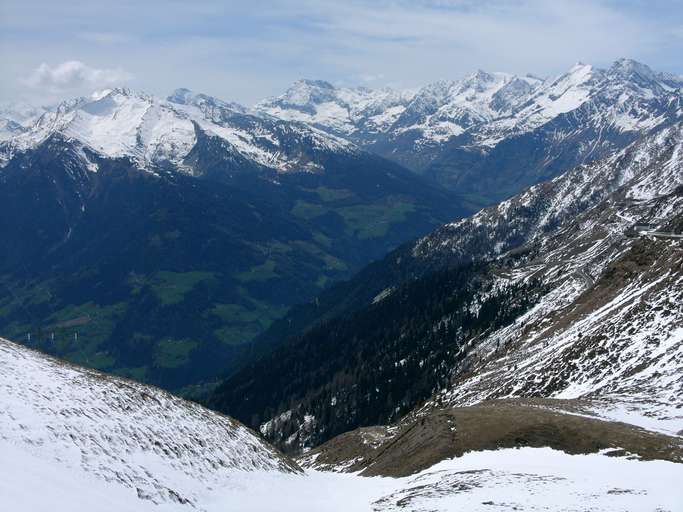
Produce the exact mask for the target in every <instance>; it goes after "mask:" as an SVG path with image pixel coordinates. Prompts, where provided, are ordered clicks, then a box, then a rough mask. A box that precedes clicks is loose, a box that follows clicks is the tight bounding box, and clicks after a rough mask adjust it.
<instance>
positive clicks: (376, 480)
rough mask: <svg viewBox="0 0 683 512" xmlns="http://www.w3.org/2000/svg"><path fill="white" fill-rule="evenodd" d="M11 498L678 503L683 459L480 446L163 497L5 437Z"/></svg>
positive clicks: (300, 510) (301, 503)
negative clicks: (140, 493)
mask: <svg viewBox="0 0 683 512" xmlns="http://www.w3.org/2000/svg"><path fill="white" fill-rule="evenodd" d="M0 450H1V453H2V455H3V460H4V461H10V460H11V461H12V463H11V464H3V465H2V466H1V467H0V496H2V503H3V504H5V505H8V506H10V510H12V511H14V512H28V511H31V512H33V511H38V510H54V511H56V512H62V511H72V510H89V511H98V512H120V511H122V510H131V511H133V510H134V511H140V512H144V511H148V510H149V511H160V512H165V511H183V510H192V509H195V510H206V511H216V512H218V511H232V510H239V511H241V512H289V511H291V512H320V511H326V512H336V511H339V512H382V511H398V510H430V511H460V510H468V511H478V510H482V511H489V510H492V509H496V508H498V509H502V510H562V511H585V510H605V511H607V510H609V511H629V512H636V511H643V512H645V511H652V510H659V511H662V512H664V511H667V512H674V511H676V510H678V507H679V506H680V504H681V503H683V491H682V490H681V487H680V485H679V483H680V481H681V479H683V465H681V464H674V463H671V462H664V461H651V462H638V461H633V460H628V459H620V458H611V457H605V456H603V455H567V454H565V453H562V452H558V451H554V450H551V449H549V448H522V449H507V450H497V451H487V452H473V453H469V454H467V455H465V456H463V457H460V458H457V459H451V460H446V461H443V462H441V463H439V464H437V465H435V466H434V467H432V468H430V469H428V470H426V471H423V472H421V473H418V474H416V475H414V476H411V477H406V478H400V479H392V478H381V477H371V478H366V477H361V476H357V475H349V474H340V473H321V472H315V471H311V472H308V473H307V474H306V475H305V476H304V475H287V474H283V473H276V472H264V471H256V472H250V473H247V472H241V473H238V474H235V475H233V477H232V478H231V479H230V481H229V483H228V484H227V485H225V486H221V487H216V488H214V489H210V490H209V489H206V490H205V492H204V494H202V495H201V497H200V500H199V501H198V502H197V503H196V504H194V505H189V504H179V503H168V502H166V503H163V504H160V505H155V504H154V503H152V502H150V501H143V500H139V499H138V498H137V497H136V496H135V495H134V494H132V493H130V492H128V491H127V489H126V488H124V487H121V486H117V485H115V484H112V483H110V482H105V481H102V480H99V479H96V478H94V477H93V476H92V475H89V474H87V473H84V472H73V471H71V472H67V471H64V468H63V466H62V465H61V464H60V463H58V462H54V461H46V460H44V459H40V458H37V457H35V456H33V455H31V454H30V453H28V452H26V451H24V450H20V449H18V448H16V446H12V445H7V444H6V443H4V442H0Z"/></svg>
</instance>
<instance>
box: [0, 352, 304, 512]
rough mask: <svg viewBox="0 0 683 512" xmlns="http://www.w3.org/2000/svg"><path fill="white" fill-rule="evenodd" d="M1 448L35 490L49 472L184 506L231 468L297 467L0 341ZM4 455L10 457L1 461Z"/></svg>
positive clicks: (218, 426) (261, 446)
mask: <svg viewBox="0 0 683 512" xmlns="http://www.w3.org/2000/svg"><path fill="white" fill-rule="evenodd" d="M0 443H1V445H0V452H2V453H3V457H2V459H3V461H5V462H6V461H8V460H15V459H17V458H18V455H17V454H18V453H23V454H24V455H25V462H24V463H23V464H24V466H23V468H22V467H21V466H19V467H16V468H14V467H12V466H11V465H8V464H6V463H5V464H3V465H2V466H3V470H4V471H8V472H9V474H10V475H11V474H13V473H14V472H15V471H19V470H22V469H23V470H24V471H26V474H25V475H24V478H26V479H27V482H26V484H27V485H29V486H31V487H32V488H34V489H35V488H39V487H40V486H39V485H38V483H39V482H40V481H41V480H43V479H44V478H47V477H46V476H43V477H40V475H41V473H40V472H41V471H43V472H44V468H45V467H49V468H53V469H54V470H55V471H54V473H53V472H52V471H51V472H50V474H54V475H55V478H60V479H64V476H63V475H66V474H73V475H74V478H79V479H84V480H87V481H90V480H93V479H94V480H96V481H97V482H99V483H97V484H94V485H95V488H96V487H97V486H99V487H103V486H106V487H107V488H112V489H117V490H116V491H115V493H117V494H121V495H122V496H130V497H134V498H136V499H138V498H139V499H140V500H143V501H149V502H150V503H160V504H162V503H178V504H183V503H185V504H188V505H191V506H192V505H193V504H196V503H197V500H198V499H199V497H200V496H201V495H202V494H204V493H205V492H206V491H207V490H209V489H211V488H212V487H214V486H220V485H225V483H226V482H228V481H229V480H230V479H231V478H232V476H233V475H234V474H235V472H240V471H256V470H259V471H274V472H287V473H296V472H298V471H299V470H298V468H297V467H296V465H295V464H293V463H292V462H291V461H289V460H288V459H286V458H285V457H283V456H282V455H280V454H279V453H278V452H277V451H276V450H274V449H273V448H271V447H270V446H269V445H268V444H266V443H265V442H263V441H261V440H260V439H259V438H257V437H256V436H255V435H254V433H253V432H251V431H250V430H248V429H247V428H246V427H244V426H243V425H241V424H239V423H238V422H236V421H234V420H232V419H230V418H228V417H225V416H222V415H219V414H216V413H213V412H211V411H208V410H207V409H204V408H203V407H200V406H198V405H196V404H193V403H190V402H186V401H184V400H181V399H179V398H176V397H174V396H173V395H170V394H168V393H166V392H163V391H161V390H159V389H156V388H152V387H149V386H145V385H142V384H137V383H134V382H132V381H128V380H124V379H119V378H115V377H110V376H105V375H103V374H100V373H98V372H94V371H90V370H86V369H82V368H79V367H75V366H71V365H66V364H63V363H61V362H58V361H57V360H54V359H51V358H48V357H46V356H43V355H41V354H39V353H37V352H34V351H32V350H29V349H26V348H24V347H21V346H19V345H16V344H14V343H11V342H9V341H6V340H2V339H0ZM8 451H9V453H11V454H14V456H13V457H12V458H11V459H10V458H9V457H6V456H4V453H8ZM31 461H33V462H31ZM43 464H45V466H44V465H43ZM35 466H37V467H35ZM32 468H33V469H32ZM31 471H37V472H38V475H39V478H35V479H34V478H31V477H30V474H31ZM57 475H61V476H59V477H57ZM2 480H3V481H4V480H5V479H4V478H3V479H2ZM25 490H26V491H27V492H28V487H27V488H25ZM0 495H4V493H0Z"/></svg>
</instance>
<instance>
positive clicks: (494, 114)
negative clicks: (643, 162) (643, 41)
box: [256, 59, 683, 204]
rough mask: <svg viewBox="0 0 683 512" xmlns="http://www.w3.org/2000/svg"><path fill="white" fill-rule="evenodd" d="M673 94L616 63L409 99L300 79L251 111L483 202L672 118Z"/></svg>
mask: <svg viewBox="0 0 683 512" xmlns="http://www.w3.org/2000/svg"><path fill="white" fill-rule="evenodd" d="M681 87H683V78H681V77H679V76H675V75H671V74H668V73H658V72H655V71H653V70H651V69H650V68H649V67H647V66H646V65H644V64H641V63H638V62H636V61H633V60H630V59H619V60H617V61H616V62H615V63H614V64H613V65H612V66H611V67H610V68H608V69H598V68H595V67H594V66H591V65H588V64H581V63H579V64H576V65H575V66H573V67H572V68H571V69H570V70H569V71H567V72H566V73H564V74H562V75H560V76H558V77H556V78H550V79H540V78H536V77H534V76H531V75H527V76H516V75H511V74H506V73H487V72H485V71H481V70H479V71H477V72H476V73H473V74H472V75H469V76H467V77H465V78H464V79H462V80H458V81H440V82H435V83H432V84H429V85H426V86H424V87H422V88H420V89H418V90H417V91H393V90H390V89H381V90H377V91H373V90H369V89H365V88H358V89H348V88H346V89H345V88H341V89H338V88H335V87H333V86H332V85H330V84H329V83H326V82H320V81H308V80H303V81H300V82H297V83H295V84H294V85H293V86H292V87H291V88H290V89H289V90H288V91H287V92H286V93H285V94H283V95H282V96H279V97H276V98H273V99H269V100H266V101H263V102H261V103H259V104H258V105H257V107H256V108H257V109H258V110H260V111H263V112H267V113H269V114H272V115H275V116H278V117H280V118H283V119H292V120H300V121H305V122H307V123H309V124H311V125H313V126H316V127H318V128H320V129H323V130H326V131H327V132H329V133H333V134H336V135H339V136H343V137H345V138H348V139H349V140H352V141H353V142H355V143H356V144H358V145H360V146H361V147H364V148H367V149H369V150H371V151H373V152H375V153H377V154H380V155H382V156H385V157H387V158H389V159H391V160H394V161H396V162H399V163H401V164H402V165H405V166H406V167H408V168H409V169H412V170H413V171H415V172H418V173H420V174H424V175H426V176H428V177H429V178H431V179H432V180H435V181H436V182H438V183H440V184H442V185H444V186H446V187H447V188H449V189H452V190H456V191H458V192H460V193H463V194H467V195H468V196H469V197H470V199H471V200H473V201H478V202H479V204H486V203H491V202H497V201H499V200H501V199H505V198H506V197H509V196H511V195H514V194H515V193H517V192H519V191H520V190H522V189H523V188H526V187H527V186H530V185H533V184H534V183H538V182H539V181H544V180H547V179H551V178H553V177H555V176H557V175H558V174H560V173H562V172H564V171H566V170H568V169H570V168H572V167H574V166H576V165H579V164H581V163H587V162H590V161H592V160H598V159H600V158H602V157H604V156H606V155H608V154H610V153H611V152H613V151H616V150H619V149H621V148H623V147H625V146H626V145H627V144H628V143H630V142H632V141H634V140H635V139H636V138H638V137H639V135H640V134H641V133H642V132H644V131H648V130H651V129H654V128H656V127H661V126H663V125H666V124H667V123H668V122H671V121H672V120H676V119H680V118H681V115H682V114H683V105H682V104H681Z"/></svg>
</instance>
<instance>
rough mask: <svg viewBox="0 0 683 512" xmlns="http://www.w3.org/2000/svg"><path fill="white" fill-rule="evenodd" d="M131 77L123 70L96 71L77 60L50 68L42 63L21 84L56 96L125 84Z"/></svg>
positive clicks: (96, 69)
mask: <svg viewBox="0 0 683 512" xmlns="http://www.w3.org/2000/svg"><path fill="white" fill-rule="evenodd" d="M131 78H132V75H131V74H130V73H128V72H127V71H125V70H123V69H98V68H93V67H90V66H88V65H87V64H85V63H83V62H81V61H78V60H68V61H65V62H62V63H61V64H57V65H56V66H54V67H53V66H50V65H49V64H47V63H45V62H44V63H42V64H41V65H40V66H38V67H37V68H35V69H34V70H33V71H32V72H31V74H30V75H29V76H28V77H26V78H25V79H24V80H22V82H23V83H24V84H25V85H28V86H29V87H31V88H33V89H36V90H40V91H42V92H46V93H50V94H57V93H62V92H71V91H79V90H84V89H87V90H92V89H101V88H103V87H110V86H114V85H119V84H121V83H123V82H127V81H128V80H130V79H131Z"/></svg>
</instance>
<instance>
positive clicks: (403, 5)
mask: <svg viewBox="0 0 683 512" xmlns="http://www.w3.org/2000/svg"><path fill="white" fill-rule="evenodd" d="M681 55H683V2H679V1H656V0H655V1H649V2H647V1H639V0H630V1H629V0H627V1H613V0H594V1H588V0H566V1H565V0H555V1H552V0H519V1H512V0H480V1H475V0H413V1H408V0H378V1H367V0H364V1H360V0H346V1H337V2H333V1H329V0H291V1H287V2H285V1H275V0H250V1H216V0H206V1H201V0H195V1H190V0H187V1H177V0H167V1H160V0H146V1H142V0H137V1H131V0H118V1H115V0H109V1H106V2H101V1H99V0H91V1H82V0H73V1H57V0H51V1H45V0H0V62H1V64H2V66H3V80H2V81H1V82H0V100H17V99H24V100H29V101H33V102H36V101H38V102H50V101H54V100H55V99H59V98H62V97H68V96H73V95H76V94H83V93H86V92H89V91H92V90H95V89H98V88H99V89H101V88H104V87H108V86H112V85H126V86H129V87H133V88H136V89H142V90H144V91H147V92H150V93H153V94H161V95H164V94H167V93H168V92H170V91H171V90H173V89H175V88H176V87H188V88H190V89H193V90H197V91H202V92H206V93H209V94H213V95H216V96H219V97H222V98H225V99H229V100H236V101H240V102H242V103H245V104H252V103H253V102H255V101H257V100H258V99H261V98H263V97H265V96H269V95H273V94H278V93H280V92H281V91H283V90H284V89H285V88H286V87H287V86H288V85H289V84H290V83H291V82H293V81H294V80H296V79H297V78H302V77H306V78H321V79H325V80H329V81H331V82H333V83H336V84H340V85H366V86H369V87H378V86H385V85H388V86H396V87H416V86H419V85H421V84H424V83H426V82H429V81H434V80H438V79H453V78H459V77H461V76H463V75H466V74H468V73H470V72H472V71H474V70H476V69H478V68H481V69H484V70H488V71H508V72H513V73H532V74H536V75H540V76H548V75H554V74H559V73H561V72H563V71H564V70H566V69H567V68H569V67H570V66H571V65H572V64H574V63H575V62H577V61H582V62H588V63H592V64H595V65H597V66H608V65H609V64H610V63H611V62H612V61H613V60H615V59H616V58H618V57H622V56H623V57H630V58H634V59H637V60H640V61H642V62H645V63H647V64H649V65H650V66H651V67H653V68H655V69H658V70H662V71H669V72H674V73H678V74H683V59H682V58H681Z"/></svg>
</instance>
